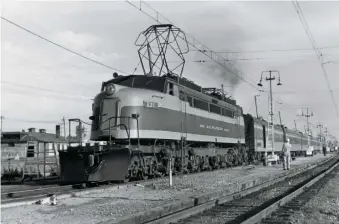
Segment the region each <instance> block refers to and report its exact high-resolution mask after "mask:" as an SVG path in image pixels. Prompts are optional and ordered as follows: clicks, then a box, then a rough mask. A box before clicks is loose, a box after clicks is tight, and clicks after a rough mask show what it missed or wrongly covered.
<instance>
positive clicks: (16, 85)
mask: <svg viewBox="0 0 339 224" xmlns="http://www.w3.org/2000/svg"><path fill="white" fill-rule="evenodd" d="M0 82H1V83H3V84H9V85H13V86H15V87H24V88H30V89H36V90H40V91H46V92H51V93H57V94H61V95H63V96H60V97H67V96H70V97H73V96H74V97H80V98H82V99H85V98H90V97H88V96H83V95H76V94H67V93H62V92H58V91H55V90H52V89H45V88H40V87H35V86H31V85H23V84H19V83H15V82H10V81H4V80H1V81H0ZM12 90H14V89H12ZM14 91H15V90H14ZM58 97H59V96H58Z"/></svg>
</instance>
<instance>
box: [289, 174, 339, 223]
mask: <svg viewBox="0 0 339 224" xmlns="http://www.w3.org/2000/svg"><path fill="white" fill-rule="evenodd" d="M291 223H293V224H320V223H321V224H334V223H339V173H337V174H336V176H335V178H334V179H331V180H329V182H328V183H327V184H326V185H325V186H324V187H323V188H322V189H321V190H320V191H319V193H318V195H316V196H315V197H314V198H312V199H311V200H310V201H309V202H307V203H306V205H305V206H304V207H302V208H301V210H300V211H297V212H295V213H294V214H293V216H292V217H291Z"/></svg>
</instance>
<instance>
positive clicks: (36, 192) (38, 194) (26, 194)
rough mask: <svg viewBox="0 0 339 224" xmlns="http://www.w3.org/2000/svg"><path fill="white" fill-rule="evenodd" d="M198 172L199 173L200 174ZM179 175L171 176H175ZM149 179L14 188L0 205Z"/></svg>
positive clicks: (2, 199)
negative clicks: (89, 184)
mask: <svg viewBox="0 0 339 224" xmlns="http://www.w3.org/2000/svg"><path fill="white" fill-rule="evenodd" d="M247 166H248V167H250V166H253V164H250V165H247ZM229 168H230V167H227V168H223V169H218V170H226V169H229ZM213 171H215V170H211V171H209V170H206V171H201V172H213ZM201 172H199V173H201ZM194 174H197V173H188V174H184V175H185V176H187V175H194ZM177 175H180V174H173V176H177ZM153 179H168V176H165V177H157V178H153ZM149 180H151V179H145V180H135V181H130V182H128V183H117V182H107V183H101V184H99V185H95V184H93V185H91V186H87V187H85V186H81V184H77V185H64V186H60V185H55V183H53V184H54V185H53V186H48V187H42V186H31V187H30V188H29V189H25V188H27V187H25V188H24V187H20V185H19V186H15V187H14V188H12V189H6V190H4V191H2V192H1V204H9V203H16V202H24V201H32V200H39V199H41V198H45V197H49V196H50V195H52V194H54V195H56V196H60V195H65V194H72V193H82V192H85V191H91V190H104V189H105V188H111V187H114V186H116V187H117V186H120V187H124V186H130V185H135V184H144V183H146V182H147V181H149Z"/></svg>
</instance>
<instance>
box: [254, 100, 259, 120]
mask: <svg viewBox="0 0 339 224" xmlns="http://www.w3.org/2000/svg"><path fill="white" fill-rule="evenodd" d="M258 96H259V95H255V96H254V102H255V112H256V113H257V118H259V113H258V103H257V97H258Z"/></svg>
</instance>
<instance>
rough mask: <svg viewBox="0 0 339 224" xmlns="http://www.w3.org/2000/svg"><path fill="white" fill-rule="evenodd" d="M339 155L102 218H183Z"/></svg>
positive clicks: (125, 220) (110, 223) (140, 220)
mask: <svg viewBox="0 0 339 224" xmlns="http://www.w3.org/2000/svg"><path fill="white" fill-rule="evenodd" d="M338 158H339V157H338V155H336V156H335V157H332V158H329V159H326V160H323V161H321V162H316V163H313V164H308V165H304V166H301V167H298V168H295V169H291V170H290V171H285V172H282V173H280V174H278V175H275V176H273V175H269V176H266V177H260V178H258V179H256V180H251V181H244V182H242V183H239V184H237V186H235V187H234V188H229V189H224V190H221V191H216V192H211V193H207V194H201V195H198V196H194V197H190V198H188V199H185V200H180V201H177V202H172V203H168V204H165V205H162V206H158V207H155V208H152V209H150V210H148V211H143V212H139V213H134V214H131V215H127V216H123V217H120V218H117V219H114V220H108V221H104V222H100V224H113V223H121V224H132V223H171V222H174V221H179V220H181V219H183V218H187V217H189V216H192V215H195V214H198V213H201V212H203V211H205V210H208V209H211V208H213V207H214V206H215V205H217V204H223V203H225V202H228V201H232V200H234V199H237V198H240V197H243V196H245V195H248V194H250V193H253V192H256V191H258V190H260V189H263V188H266V187H268V186H270V185H273V184H275V183H278V182H281V181H283V180H285V179H287V178H291V177H293V176H295V175H298V174H301V173H303V172H305V171H307V170H310V169H313V168H315V167H317V166H320V165H322V164H324V163H326V162H329V161H330V160H333V159H336V160H337V159H338Z"/></svg>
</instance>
